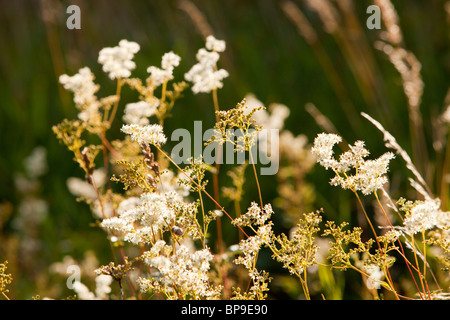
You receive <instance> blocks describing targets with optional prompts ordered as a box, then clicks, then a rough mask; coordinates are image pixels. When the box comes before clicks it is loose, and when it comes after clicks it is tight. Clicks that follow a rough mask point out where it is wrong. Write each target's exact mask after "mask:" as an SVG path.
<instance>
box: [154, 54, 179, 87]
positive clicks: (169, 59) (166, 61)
mask: <svg viewBox="0 0 450 320" xmlns="http://www.w3.org/2000/svg"><path fill="white" fill-rule="evenodd" d="M180 61H181V57H180V56H179V55H177V54H175V53H173V52H172V51H170V52H168V53H165V54H164V55H163V57H162V61H161V68H158V67H154V66H150V67H148V68H147V72H148V73H150V77H149V80H150V82H151V83H152V85H153V86H154V87H155V88H156V87H158V86H160V85H162V84H163V83H164V82H167V81H169V80H172V79H173V69H174V67H177V66H178V65H179V64H180ZM147 81H148V80H147Z"/></svg>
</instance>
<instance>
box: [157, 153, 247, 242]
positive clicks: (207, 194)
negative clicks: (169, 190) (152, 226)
mask: <svg viewBox="0 0 450 320" xmlns="http://www.w3.org/2000/svg"><path fill="white" fill-rule="evenodd" d="M155 147H156V149H158V150H159V152H161V154H162V155H163V156H165V157H166V158H167V159H168V160H169V161H170V162H171V163H172V164H173V165H174V166H175V167H176V168H177V169H178V170H180V171H181V172H182V173H183V174H184V175H185V176H186V177H187V178H188V179H189V180H190V181H191V182H192V183H193V184H195V185H196V186H197V187H198V188H200V190H202V192H203V193H204V194H206V196H207V197H208V198H210V199H211V200H212V201H213V202H214V204H215V205H216V206H217V207H218V208H219V209H220V210H221V211H222V212H223V213H225V215H226V216H227V217H228V218H230V220H231V221H232V222H233V221H234V219H233V218H232V217H231V216H230V214H229V213H228V212H227V211H226V210H225V209H224V208H223V207H222V206H221V205H220V204H219V203H218V202H217V201H216V200H215V199H214V198H213V197H212V196H211V195H210V194H209V193H208V192H207V191H206V190H205V189H204V188H203V187H202V186H200V185H199V184H198V183H197V182H195V181H194V180H193V179H192V178H191V177H190V176H189V175H188V174H187V173H186V172H184V170H183V169H181V168H180V166H179V165H177V164H176V163H175V161H173V160H172V158H171V157H169V156H168V155H167V154H166V153H165V152H164V151H162V150H161V148H160V147H158V146H155ZM236 226H237V227H238V228H239V230H241V231H242V233H243V234H244V235H245V236H246V237H247V238H248V234H247V233H245V231H244V230H243V229H242V228H241V227H240V226H238V225H236Z"/></svg>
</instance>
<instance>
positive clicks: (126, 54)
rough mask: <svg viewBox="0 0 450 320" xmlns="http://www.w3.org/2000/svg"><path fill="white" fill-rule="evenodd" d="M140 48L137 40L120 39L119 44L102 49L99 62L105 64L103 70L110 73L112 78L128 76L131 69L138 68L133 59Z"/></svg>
mask: <svg viewBox="0 0 450 320" xmlns="http://www.w3.org/2000/svg"><path fill="white" fill-rule="evenodd" d="M139 50H140V46H139V44H137V43H136V42H133V41H128V40H125V39H124V40H120V42H119V45H118V46H116V47H112V48H103V49H102V50H100V52H99V56H98V62H99V63H100V64H102V65H103V71H105V72H107V73H108V75H109V77H110V79H111V80H113V79H118V78H128V77H129V76H130V75H131V70H134V69H135V68H136V64H135V63H134V62H133V61H132V59H133V58H134V55H135V54H136V53H137V52H138V51H139Z"/></svg>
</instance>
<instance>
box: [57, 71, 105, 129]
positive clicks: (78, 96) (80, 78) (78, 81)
mask: <svg viewBox="0 0 450 320" xmlns="http://www.w3.org/2000/svg"><path fill="white" fill-rule="evenodd" d="M94 79H95V77H94V74H93V73H92V72H91V70H90V69H89V68H88V67H84V68H81V69H80V70H78V73H76V74H74V75H73V76H68V75H67V74H63V75H61V76H60V77H59V82H60V83H61V84H62V85H63V86H64V88H65V89H66V90H69V91H72V92H73V94H74V97H73V101H74V102H75V105H76V107H77V109H79V110H80V113H79V114H78V118H79V119H80V120H83V121H85V122H95V121H98V120H101V115H100V112H99V107H100V103H99V101H98V100H97V97H96V96H95V93H96V92H97V91H98V90H99V88H100V86H99V85H97V84H95V83H94Z"/></svg>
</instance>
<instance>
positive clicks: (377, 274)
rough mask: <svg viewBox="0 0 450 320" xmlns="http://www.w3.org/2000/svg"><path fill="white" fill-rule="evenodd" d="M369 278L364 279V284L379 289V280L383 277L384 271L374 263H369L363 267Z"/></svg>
mask: <svg viewBox="0 0 450 320" xmlns="http://www.w3.org/2000/svg"><path fill="white" fill-rule="evenodd" d="M364 269H365V270H366V272H367V274H368V276H369V278H367V280H366V286H367V288H369V289H380V287H381V286H380V282H381V280H382V279H383V278H384V273H383V271H381V269H380V268H379V267H378V266H377V265H376V264H369V265H367V266H365V267H364Z"/></svg>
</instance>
